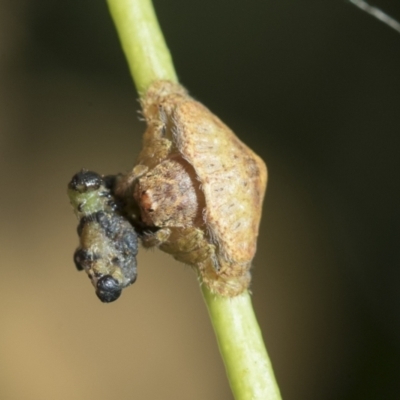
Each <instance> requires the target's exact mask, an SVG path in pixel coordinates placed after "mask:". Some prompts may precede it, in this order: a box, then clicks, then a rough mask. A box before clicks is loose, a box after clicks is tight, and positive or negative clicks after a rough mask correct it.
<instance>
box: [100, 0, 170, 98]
mask: <svg viewBox="0 0 400 400" xmlns="http://www.w3.org/2000/svg"><path fill="white" fill-rule="evenodd" d="M107 2H108V7H109V9H110V13H111V15H112V17H113V19H114V23H115V26H116V28H117V31H118V35H119V39H120V41H121V44H122V48H123V50H124V53H125V56H126V58H127V61H128V65H129V69H130V71H131V75H132V77H133V80H134V81H135V85H136V89H137V91H138V93H139V95H142V94H144V93H145V92H146V90H147V88H148V86H149V85H150V84H151V82H153V81H155V80H159V79H168V80H170V81H174V82H177V81H178V79H177V77H176V73H175V69H174V65H173V63H172V59H171V54H170V52H169V50H168V47H167V45H166V43H165V40H164V36H163V34H162V32H161V29H160V26H159V24H158V21H157V17H156V14H155V12H154V8H153V4H152V2H151V0H108V1H107Z"/></svg>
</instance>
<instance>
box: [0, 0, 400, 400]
mask: <svg viewBox="0 0 400 400" xmlns="http://www.w3.org/2000/svg"><path fill="white" fill-rule="evenodd" d="M377 2H378V4H377V5H378V6H380V7H382V8H383V9H384V10H386V11H387V12H389V13H391V14H392V15H393V16H395V17H397V18H398V19H399V18H400V10H399V9H398V8H397V9H394V8H393V7H394V6H395V4H394V3H395V2H391V1H389V0H379V1H378V0H377ZM155 6H156V8H157V12H158V15H159V19H160V22H161V25H162V27H163V30H164V33H165V36H166V39H167V41H168V44H169V46H170V49H171V51H172V53H173V57H174V60H175V63H176V67H177V70H178V74H179V76H180V79H181V81H182V83H183V84H184V85H185V86H186V87H188V88H189V89H190V91H191V93H192V94H193V95H194V96H195V97H197V98H198V99H199V100H201V101H202V102H204V103H205V104H206V105H207V106H208V107H209V108H211V109H212V110H213V111H214V112H216V113H217V114H218V115H219V116H220V117H221V118H222V119H223V120H224V121H225V122H226V123H227V124H228V125H230V126H231V127H232V128H233V129H234V130H235V131H236V132H237V133H238V135H239V136H240V137H241V138H242V139H243V140H244V141H245V142H246V143H247V144H248V145H250V146H251V147H253V148H254V149H255V150H256V151H257V152H258V153H259V154H260V155H261V156H262V157H263V158H264V159H265V160H266V162H267V164H268V167H269V173H270V182H269V186H268V192H267V198H266V202H265V212H264V218H263V222H262V226H261V235H260V239H259V252H258V254H257V257H256V259H255V261H254V265H255V268H254V283H253V286H252V290H253V294H254V295H253V299H254V305H255V308H256V312H257V315H258V318H259V322H260V325H261V327H262V330H263V333H264V337H265V340H266V343H267V347H268V350H269V353H270V355H271V358H272V361H273V364H274V368H275V372H276V376H277V379H278V382H279V384H280V386H281V391H282V394H283V397H284V399H285V400H297V399H299V400H303V399H304V400H314V399H315V400H321V399H324V400H325V399H398V398H399V392H400V379H399V378H400V362H399V356H400V290H399V287H400V269H399V261H400V257H399V254H400V251H399V244H400V241H399V239H400V237H399V236H400V235H399V231H400V229H399V224H400V213H399V208H398V206H399V198H400V196H399V172H400V168H399V153H400V140H399V137H400V135H399V127H400V112H399V96H400V35H399V34H397V33H396V32H395V31H393V30H391V29H390V28H388V27H386V26H384V25H383V24H382V23H380V22H378V21H376V20H374V19H372V18H371V17H369V16H367V15H366V14H364V13H362V12H361V11H359V10H358V9H356V8H355V7H353V6H351V5H349V4H347V3H346V2H345V1H341V0H329V1H324V2H321V1H319V0H309V1H301V2H299V1H289V0H285V1H256V0H248V1H246V2H244V1H243V2H232V1H230V0H203V1H194V0H191V1H188V0H173V1H172V0H170V1H165V0H155ZM136 98H137V95H136V93H135V91H134V87H133V84H132V82H131V79H130V76H129V74H128V70H127V66H126V64H125V60H124V58H123V55H122V52H121V50H120V47H119V43H118V40H117V37H116V33H115V31H114V27H113V25H112V21H111V19H110V17H109V15H108V11H107V7H106V4H105V2H104V1H98V0H96V1H95V0H79V1H78V0H73V1H65V2H56V1H51V0H36V1H28V0H17V1H6V0H2V1H1V2H0V166H1V169H0V174H1V177H0V180H1V183H2V192H1V197H0V221H1V225H0V243H1V256H2V257H1V260H2V261H1V267H0V268H1V280H0V317H1V325H0V399H2V400H53V399H57V400H64V399H66V400H67V399H68V400H94V399H96V400H108V399H119V400H124V399H139V400H142V399H144V400H147V399H149V400H169V399H174V400H187V399H190V400H205V399H207V400H225V399H226V400H231V399H232V396H231V394H230V390H229V387H228V385H227V382H226V379H225V373H224V369H223V365H222V362H221V360H220V358H219V354H218V350H217V347H216V344H215V341H214V336H213V332H212V329H211V326H210V323H209V320H208V316H207V314H206V310H205V307H204V305H203V302H202V298H201V296H200V293H199V290H198V285H197V282H196V279H195V276H194V274H193V273H192V272H191V271H190V269H189V268H188V267H185V266H184V265H182V264H178V263H176V262H174V261H173V260H171V259H170V258H169V257H168V256H166V255H164V254H161V253H159V252H158V251H153V252H152V251H143V250H142V251H141V253H140V255H139V279H138V281H137V283H136V284H135V285H134V286H133V287H131V288H129V289H127V290H126V291H125V292H124V293H123V296H122V298H121V299H120V300H118V301H117V302H116V303H113V304H110V305H104V304H101V303H100V302H99V301H98V299H97V298H96V296H95V294H94V290H93V288H92V287H91V285H90V283H89V281H88V279H87V278H86V276H84V274H82V273H78V272H76V271H75V268H74V266H73V262H72V254H73V251H74V249H75V247H76V245H77V241H78V239H77V236H76V231H75V229H76V225H77V221H76V220H75V218H74V216H73V214H72V211H71V208H70V206H69V204H68V200H67V196H66V185H67V182H68V181H69V179H70V178H71V176H72V175H73V174H74V173H75V172H76V171H77V170H79V169H80V168H81V167H87V168H90V169H93V170H95V171H98V172H100V173H114V172H118V171H127V170H128V169H129V168H131V166H132V165H133V162H134V160H135V158H136V155H137V154H138V151H139V148H140V141H141V138H140V136H141V132H142V131H143V128H144V127H143V125H140V124H139V122H138V121H137V113H136V112H137V109H138V103H137V100H136Z"/></svg>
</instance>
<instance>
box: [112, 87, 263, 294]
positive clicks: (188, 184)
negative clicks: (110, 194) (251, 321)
mask: <svg viewBox="0 0 400 400" xmlns="http://www.w3.org/2000/svg"><path fill="white" fill-rule="evenodd" d="M142 108H143V115H144V117H145V119H146V122H147V130H146V132H145V134H144V141H143V149H142V151H141V153H140V154H139V158H138V160H137V163H136V166H135V167H134V168H133V170H132V172H131V173H129V174H127V175H125V176H124V177H122V179H121V180H120V182H119V183H118V184H117V188H116V192H117V197H118V196H119V197H121V198H123V199H125V200H126V201H127V203H128V211H127V214H128V215H129V214H131V215H134V217H132V219H133V220H134V219H135V218H136V219H137V218H139V220H140V221H139V223H141V224H144V225H145V226H147V227H149V228H153V230H152V231H151V232H150V231H149V232H146V231H145V234H144V235H143V237H142V242H143V245H144V246H145V247H152V246H158V247H159V248H160V249H161V250H163V251H165V252H167V253H170V254H172V255H173V256H174V257H175V258H176V259H177V260H179V261H182V262H184V263H186V264H189V265H192V266H194V267H195V268H196V269H197V271H198V272H199V276H200V279H201V281H202V282H203V283H204V284H205V285H206V286H207V287H209V288H210V290H211V291H212V292H214V293H218V294H221V295H224V296H228V297H233V296H236V295H238V294H240V293H242V292H243V291H244V290H246V289H247V288H248V286H249V284H250V280H251V276H250V272H249V270H250V267H251V262H252V259H253V257H254V254H255V251H256V241H257V236H258V227H259V222H260V218H261V208H262V202H263V198H264V193H265V187H266V181H267V171H266V167H265V164H264V162H263V161H262V160H261V159H260V158H259V157H258V156H257V155H256V154H255V153H254V152H253V151H252V150H250V149H249V148H248V147H247V146H246V145H245V144H243V143H242V142H241V141H240V140H239V139H238V138H237V137H236V135H235V134H234V133H233V132H232V131H231V130H230V129H229V128H228V127H227V126H226V125H225V124H224V123H223V122H222V121H221V120H219V119H218V118H217V117H216V116H215V115H214V114H212V113H211V112H210V111H209V110H208V109H207V108H206V107H204V106H203V105H202V104H201V103H199V102H197V101H195V100H194V99H192V98H191V97H190V96H189V95H188V94H187V92H186V90H185V89H184V88H182V86H180V85H179V84H176V83H173V82H170V81H157V82H155V83H154V84H152V85H151V86H150V88H149V90H148V91H147V92H146V96H145V97H144V98H143V100H142ZM129 196H131V200H129ZM129 202H130V203H131V205H132V210H134V211H132V212H131V213H130V212H129ZM138 208H139V212H138Z"/></svg>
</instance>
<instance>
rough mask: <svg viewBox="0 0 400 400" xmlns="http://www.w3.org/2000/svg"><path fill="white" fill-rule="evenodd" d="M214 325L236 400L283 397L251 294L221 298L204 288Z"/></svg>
mask: <svg viewBox="0 0 400 400" xmlns="http://www.w3.org/2000/svg"><path fill="white" fill-rule="evenodd" d="M202 292H203V296H204V300H205V302H206V305H207V308H208V312H209V314H210V318H211V322H212V324H213V327H214V331H215V334H216V336H217V341H218V345H219V350H220V352H221V355H222V359H223V360H224V363H225V368H226V372H227V375H228V379H229V382H230V385H231V388H232V392H233V393H234V396H235V399H237V400H239V399H240V400H279V399H280V398H281V396H280V393H279V388H278V385H277V383H276V381H275V376H274V372H273V370H272V366H271V362H270V360H269V357H268V353H267V350H266V348H265V345H264V341H263V338H262V335H261V331H260V328H259V326H258V323H257V319H256V316H255V314H254V311H253V306H252V303H251V298H250V295H249V292H248V291H247V290H246V291H245V292H244V293H242V294H241V295H239V296H236V297H232V298H230V297H222V296H217V295H215V294H212V293H210V291H209V290H208V289H207V288H206V287H205V285H203V286H202Z"/></svg>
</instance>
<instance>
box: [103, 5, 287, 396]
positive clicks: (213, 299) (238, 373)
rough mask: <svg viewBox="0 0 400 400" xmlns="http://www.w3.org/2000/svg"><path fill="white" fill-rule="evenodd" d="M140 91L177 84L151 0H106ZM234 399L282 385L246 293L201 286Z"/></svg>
mask: <svg viewBox="0 0 400 400" xmlns="http://www.w3.org/2000/svg"><path fill="white" fill-rule="evenodd" d="M107 1H108V5H109V8H110V12H111V14H112V17H113V19H114V23H115V25H116V27H117V31H118V34H119V37H120V39H121V42H122V47H123V50H124V52H125V55H126V58H127V60H128V64H129V68H130V71H131V74H132V76H133V79H134V81H135V84H136V87H137V90H138V92H139V95H143V94H144V93H145V91H146V89H147V88H148V86H149V85H150V84H151V83H152V82H153V81H155V80H159V79H168V80H171V81H174V82H177V77H176V73H175V70H174V66H173V63H172V59H171V56H170V53H169V51H168V48H167V46H166V44H165V41H164V38H163V36H162V33H161V30H160V27H159V25H158V21H157V18H156V15H155V13H154V9H153V6H152V4H151V1H150V0H107ZM202 291H203V296H204V300H205V302H206V304H207V308H208V311H209V314H210V318H211V321H212V324H213V327H214V331H215V334H216V336H217V340H218V344H219V348H220V351H221V355H222V358H223V360H224V363H225V368H226V371H227V374H228V378H229V382H230V385H231V388H232V391H233V394H234V397H235V399H236V400H279V399H280V398H281V397H280V394H279V389H278V386H277V384H276V381H275V377H274V373H273V371H272V367H271V363H270V361H269V358H268V354H267V351H266V349H265V346H264V342H263V339H262V336H261V332H260V328H259V326H258V324H257V320H256V317H255V315H254V311H253V306H252V304H251V299H250V296H249V294H248V292H247V291H246V292H244V293H242V294H241V295H239V296H236V297H234V298H227V297H222V296H216V295H213V294H211V293H210V292H209V290H208V289H207V288H206V287H205V286H204V285H203V286H202Z"/></svg>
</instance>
